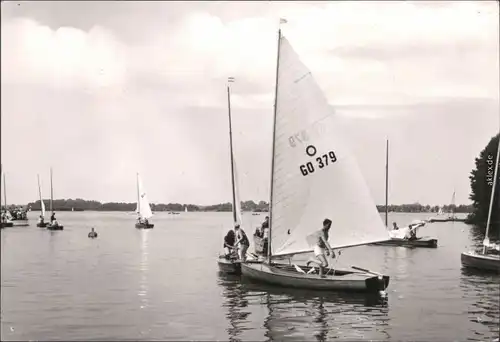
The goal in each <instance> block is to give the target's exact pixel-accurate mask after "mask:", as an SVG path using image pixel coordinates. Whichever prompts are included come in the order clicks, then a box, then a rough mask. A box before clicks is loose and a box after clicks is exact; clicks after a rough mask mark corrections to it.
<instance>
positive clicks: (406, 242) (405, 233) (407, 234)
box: [374, 140, 438, 248]
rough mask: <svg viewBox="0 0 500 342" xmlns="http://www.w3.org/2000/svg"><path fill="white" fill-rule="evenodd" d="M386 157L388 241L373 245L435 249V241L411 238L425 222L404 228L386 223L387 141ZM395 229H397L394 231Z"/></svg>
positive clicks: (387, 143) (428, 238) (414, 223)
mask: <svg viewBox="0 0 500 342" xmlns="http://www.w3.org/2000/svg"><path fill="white" fill-rule="evenodd" d="M385 153H386V155H385V225H386V227H387V229H389V236H390V240H387V241H383V242H378V243H375V244H374V245H378V246H405V247H427V248H436V247H437V243H438V241H437V239H433V238H430V237H418V238H417V237H414V238H412V233H415V236H416V234H417V230H418V229H419V228H421V227H423V226H425V221H420V220H418V221H413V222H412V223H410V224H409V225H408V226H406V227H401V228H399V227H397V225H396V223H394V225H396V226H395V227H393V228H392V229H391V227H390V226H389V222H388V213H389V210H388V208H389V205H388V202H389V140H387V141H386V152H385ZM396 228H397V229H396Z"/></svg>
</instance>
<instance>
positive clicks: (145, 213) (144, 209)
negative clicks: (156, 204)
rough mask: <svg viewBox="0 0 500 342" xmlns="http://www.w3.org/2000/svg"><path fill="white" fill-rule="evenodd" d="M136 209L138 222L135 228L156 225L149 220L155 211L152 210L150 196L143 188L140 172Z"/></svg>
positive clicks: (149, 227)
mask: <svg viewBox="0 0 500 342" xmlns="http://www.w3.org/2000/svg"><path fill="white" fill-rule="evenodd" d="M135 211H136V213H137V222H136V223H135V228H138V229H151V228H153V227H154V226H155V225H154V224H152V223H150V222H149V221H148V220H149V219H150V218H151V217H153V212H152V211H151V206H150V205H149V201H148V197H147V196H146V193H145V192H144V190H143V185H142V181H141V178H140V176H139V173H137V208H136V209H135Z"/></svg>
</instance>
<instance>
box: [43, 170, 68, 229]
mask: <svg viewBox="0 0 500 342" xmlns="http://www.w3.org/2000/svg"><path fill="white" fill-rule="evenodd" d="M53 202H54V187H53V185H52V168H50V212H51V213H52V214H51V216H50V223H49V224H47V225H46V228H47V229H48V230H63V229H64V226H63V225H61V224H59V222H58V221H57V220H56V213H55V210H54V204H53Z"/></svg>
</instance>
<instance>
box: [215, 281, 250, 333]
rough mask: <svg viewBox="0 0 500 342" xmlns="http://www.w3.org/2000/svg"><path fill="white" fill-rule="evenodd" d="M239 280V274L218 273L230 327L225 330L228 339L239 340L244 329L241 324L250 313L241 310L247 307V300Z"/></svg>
mask: <svg viewBox="0 0 500 342" xmlns="http://www.w3.org/2000/svg"><path fill="white" fill-rule="evenodd" d="M239 280H240V277H239V276H234V275H225V274H223V273H220V277H219V285H220V286H222V288H223V291H222V295H223V297H224V300H223V307H224V308H227V313H226V318H227V319H228V321H229V325H230V327H229V328H227V329H226V331H227V333H228V335H229V339H230V341H241V339H239V338H238V337H239V336H240V334H241V332H242V330H243V329H244V327H243V325H244V323H245V321H246V319H247V317H248V316H249V315H250V312H249V311H248V310H242V309H244V308H247V307H248V300H247V298H246V291H245V289H244V288H243V287H242V285H241V283H240V281H239Z"/></svg>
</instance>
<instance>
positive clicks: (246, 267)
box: [241, 262, 389, 292]
mask: <svg viewBox="0 0 500 342" xmlns="http://www.w3.org/2000/svg"><path fill="white" fill-rule="evenodd" d="M300 267H301V268H302V269H303V270H304V271H305V272H308V271H309V270H310V267H307V266H300ZM327 270H328V269H326V271H327ZM326 271H325V272H326ZM241 273H242V275H243V276H245V277H248V278H250V279H253V280H257V281H262V282H265V283H269V284H273V285H278V286H283V287H292V288H303V289H311V290H324V291H353V292H380V291H383V290H385V289H386V288H387V286H388V285H389V277H388V276H381V277H378V276H377V275H373V274H368V273H363V272H353V271H346V270H336V271H335V274H334V275H333V274H332V273H330V274H329V275H327V276H326V277H325V278H321V277H320V276H319V275H318V274H303V273H299V272H298V271H296V270H295V268H294V266H291V265H290V266H289V265H284V264H273V265H269V264H267V263H263V262H245V263H242V264H241Z"/></svg>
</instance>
